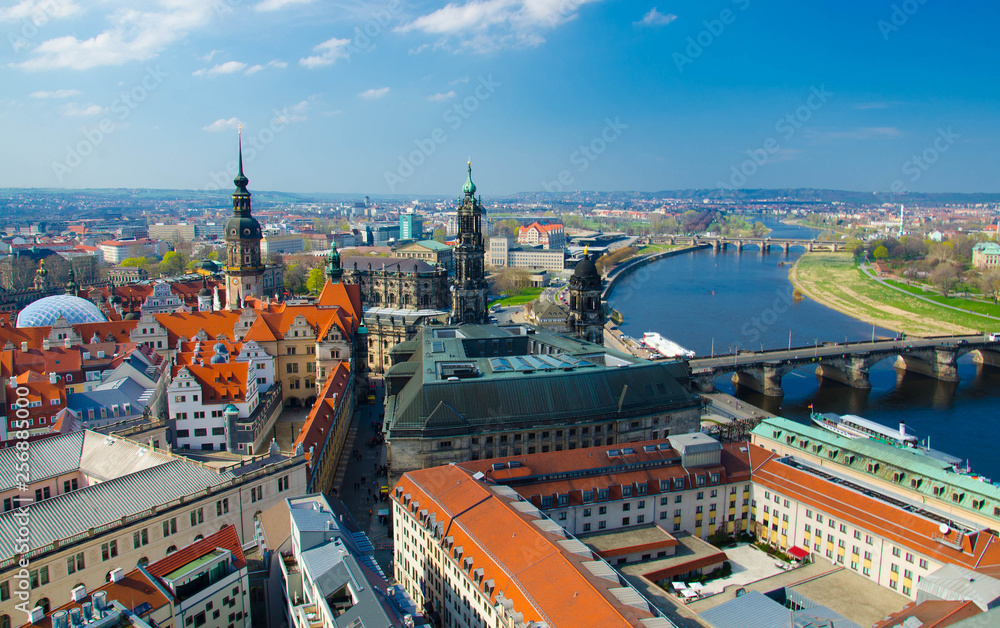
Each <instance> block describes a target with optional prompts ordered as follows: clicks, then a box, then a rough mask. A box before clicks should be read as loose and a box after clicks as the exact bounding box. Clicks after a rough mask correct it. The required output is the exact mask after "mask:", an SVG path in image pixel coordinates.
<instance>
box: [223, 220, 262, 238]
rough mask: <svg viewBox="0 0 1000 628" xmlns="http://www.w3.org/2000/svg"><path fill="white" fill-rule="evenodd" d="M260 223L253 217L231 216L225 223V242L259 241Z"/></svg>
mask: <svg viewBox="0 0 1000 628" xmlns="http://www.w3.org/2000/svg"><path fill="white" fill-rule="evenodd" d="M261 237H262V236H261V232H260V223H259V222H257V219H256V218H254V217H253V216H233V217H232V218H230V219H229V220H227V221H226V235H225V238H226V239H227V240H241V239H242V240H260V239H261Z"/></svg>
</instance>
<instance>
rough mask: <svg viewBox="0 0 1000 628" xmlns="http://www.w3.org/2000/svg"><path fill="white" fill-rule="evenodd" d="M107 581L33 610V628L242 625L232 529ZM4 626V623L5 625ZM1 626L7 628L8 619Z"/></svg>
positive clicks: (239, 555)
mask: <svg viewBox="0 0 1000 628" xmlns="http://www.w3.org/2000/svg"><path fill="white" fill-rule="evenodd" d="M108 577H109V581H108V583H107V584H104V585H102V586H100V587H97V588H96V589H93V590H88V589H87V588H86V587H85V586H83V585H81V586H79V587H76V588H74V589H73V591H72V592H71V593H70V598H69V599H70V601H69V602H68V603H66V604H63V605H61V606H59V607H57V608H55V609H53V610H52V611H51V612H49V613H48V614H47V615H46V614H45V613H44V612H43V611H42V609H41V608H38V607H36V608H35V609H33V611H32V617H31V619H32V620H33V621H31V622H30V623H28V624H25V626H28V625H32V626H37V627H40V628H68V626H70V625H72V626H74V627H76V626H89V625H91V624H94V626H95V628H96V626H107V625H116V626H134V627H135V628H148V627H149V626H159V627H160V628H184V627H185V626H194V625H197V626H200V627H202V628H236V627H237V626H245V625H247V622H246V618H248V617H249V608H250V601H249V596H248V581H249V578H248V574H247V561H246V559H245V558H244V556H243V549H242V547H241V545H240V539H239V536H238V535H237V534H236V528H235V527H233V526H231V525H229V526H225V527H223V528H222V530H220V531H218V532H216V533H215V534H211V535H209V536H207V537H205V538H203V539H200V540H198V541H195V542H193V543H191V544H190V545H187V546H185V547H182V548H181V549H179V550H177V551H176V552H174V553H172V554H170V555H169V556H167V557H166V558H161V559H160V560H158V561H156V562H153V563H150V564H149V565H145V566H138V567H135V568H134V569H132V570H130V571H129V572H127V573H126V572H125V570H124V569H123V568H121V567H119V568H116V569H113V570H111V572H110V573H109V576H108ZM5 620H6V623H3V622H5ZM0 623H3V625H4V626H6V627H9V626H11V623H10V617H9V616H6V615H4V616H0Z"/></svg>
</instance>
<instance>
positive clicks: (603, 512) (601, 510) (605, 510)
mask: <svg viewBox="0 0 1000 628" xmlns="http://www.w3.org/2000/svg"><path fill="white" fill-rule="evenodd" d="M597 514H599V515H606V514H608V507H607V506H601V507H599V508H598V509H597Z"/></svg>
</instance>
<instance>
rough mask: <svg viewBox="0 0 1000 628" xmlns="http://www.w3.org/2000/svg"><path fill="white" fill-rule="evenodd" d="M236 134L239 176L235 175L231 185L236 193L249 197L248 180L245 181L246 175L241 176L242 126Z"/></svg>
mask: <svg viewBox="0 0 1000 628" xmlns="http://www.w3.org/2000/svg"><path fill="white" fill-rule="evenodd" d="M237 133H239V146H240V172H239V174H237V175H236V178H235V179H233V183H235V184H236V188H237V189H236V191H237V192H239V193H241V194H247V195H249V194H250V193H249V192H248V191H247V184H248V183H250V179H247V177H246V175H245V174H243V125H242V124H241V125H240V126H239V127H238V131H237Z"/></svg>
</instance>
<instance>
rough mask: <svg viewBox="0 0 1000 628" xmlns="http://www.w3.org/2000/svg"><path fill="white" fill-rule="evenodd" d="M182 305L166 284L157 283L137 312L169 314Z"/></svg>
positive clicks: (180, 300) (181, 301)
mask: <svg viewBox="0 0 1000 628" xmlns="http://www.w3.org/2000/svg"><path fill="white" fill-rule="evenodd" d="M182 305H184V301H183V300H182V299H181V298H180V297H179V296H177V295H176V294H174V292H173V290H171V289H170V285H169V284H168V283H166V282H165V281H157V282H156V283H154V284H153V292H151V293H150V295H149V296H148V297H146V300H145V301H144V302H143V304H142V305H141V306H140V307H139V311H140V312H142V313H143V314H169V313H170V312H173V311H175V310H176V309H177V308H179V307H181V306H182Z"/></svg>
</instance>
